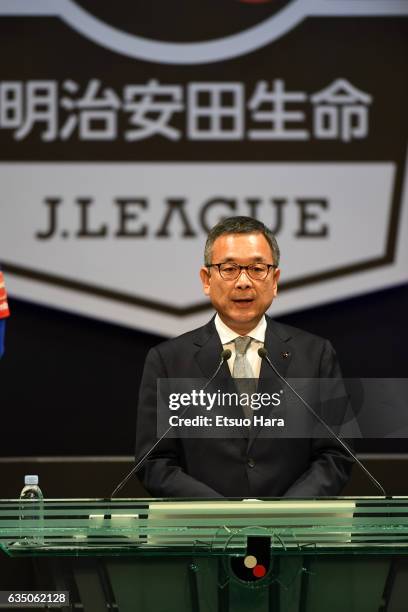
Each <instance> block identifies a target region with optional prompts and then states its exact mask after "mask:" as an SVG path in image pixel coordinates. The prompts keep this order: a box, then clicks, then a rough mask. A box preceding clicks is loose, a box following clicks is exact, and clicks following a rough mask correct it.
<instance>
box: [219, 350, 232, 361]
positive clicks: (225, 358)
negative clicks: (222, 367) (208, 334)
mask: <svg viewBox="0 0 408 612" xmlns="http://www.w3.org/2000/svg"><path fill="white" fill-rule="evenodd" d="M231 355H232V352H231V351H230V349H224V350H223V351H222V353H221V359H222V360H223V361H228V359H229V358H230V357H231Z"/></svg>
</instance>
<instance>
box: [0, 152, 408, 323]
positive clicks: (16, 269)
mask: <svg viewBox="0 0 408 612" xmlns="http://www.w3.org/2000/svg"><path fill="white" fill-rule="evenodd" d="M316 163H318V162H316ZM390 163H394V164H396V166H397V171H396V176H395V183H394V190H393V196H392V204H391V211H390V218H389V222H388V234H387V242H386V248H385V253H384V255H382V256H381V257H377V258H375V259H369V260H366V261H362V262H360V263H356V264H353V265H351V266H342V267H340V268H333V269H332V270H327V271H326V272H322V273H318V274H309V275H308V276H303V277H302V278H297V279H294V280H291V281H288V282H286V283H285V282H283V283H280V284H279V291H280V292H282V291H289V290H291V289H298V288H299V287H305V286H307V285H312V284H313V285H315V284H317V283H322V282H325V281H328V280H332V279H335V278H340V277H343V276H348V275H350V274H355V273H358V272H364V271H366V270H373V269H374V268H379V267H382V266H386V265H390V264H392V263H393V262H394V260H395V252H396V246H397V237H398V220H399V218H400V213H401V196H402V183H403V174H404V170H405V165H406V158H405V159H404V161H403V163H401V164H398V162H395V161H391V162H390ZM2 269H3V271H4V272H6V273H8V274H12V275H14V276H18V277H22V278H25V279H28V280H32V281H37V282H39V283H45V284H48V285H54V286H56V287H59V288H61V289H68V290H72V291H76V292H79V293H84V294H88V295H90V296H93V297H99V298H104V299H108V300H111V301H114V302H120V303H122V304H127V305H130V306H138V307H141V308H147V309H149V310H153V311H155V312H161V313H164V314H168V315H172V316H178V317H185V316H188V315H192V314H196V313H200V312H205V311H206V310H210V309H211V308H212V304H211V302H209V301H208V302H200V303H198V304H191V305H190V306H171V305H169V304H166V303H164V302H159V301H157V300H149V299H146V298H142V297H137V296H133V295H131V294H129V293H124V292H121V291H113V290H111V289H107V288H104V287H97V286H95V285H91V284H88V283H83V282H80V281H74V280H70V279H67V278H64V277H62V276H58V275H56V274H49V273H48V272H41V271H39V270H34V269H31V268H26V267H22V266H17V265H14V264H12V263H9V262H5V261H2Z"/></svg>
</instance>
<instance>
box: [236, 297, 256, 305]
mask: <svg viewBox="0 0 408 612" xmlns="http://www.w3.org/2000/svg"><path fill="white" fill-rule="evenodd" d="M232 301H233V302H238V303H243V304H249V303H250V302H253V301H254V298H250V297H248V298H232Z"/></svg>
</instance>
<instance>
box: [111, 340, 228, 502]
mask: <svg viewBox="0 0 408 612" xmlns="http://www.w3.org/2000/svg"><path fill="white" fill-rule="evenodd" d="M231 355H232V352H231V351H230V349H224V350H223V351H222V353H221V355H220V361H219V364H218V365H217V367H216V369H215V371H214V374H213V375H212V376H211V378H210V379H209V380H208V381H207V382H206V383H205V385H204V387H203V389H202V390H203V391H205V390H206V388H207V387H208V385H210V384H211V383H212V381H213V380H214V378H215V377H216V376H217V374H218V372H219V371H220V370H221V368H222V366H223V364H224V362H225V361H228V359H230V357H231ZM189 408H190V406H186V407H185V410H183V412H182V413H181V416H183V415H184V414H185V413H186V412H187V410H188V409H189ZM171 429H173V425H169V427H168V429H166V431H165V432H164V434H163V435H162V436H161V437H160V438H159V439H158V440H157V441H156V442H155V443H154V444H153V446H152V447H151V448H150V449H149V450H148V451H147V453H145V454H144V455H143V457H142V458H141V459H140V460H139V461H138V462H137V463H136V465H134V466H133V468H132V469H131V470H130V472H129V473H128V474H126V476H125V478H124V479H123V480H122V481H121V482H120V483H119V484H118V486H117V487H116V488H115V489H114V490H113V491H112V493H111V499H112V498H113V497H114V496H115V495H116V494H117V493H119V491H120V490H121V489H122V488H123V487H124V486H125V484H126V483H127V482H128V481H129V479H130V478H131V477H132V476H133V475H134V474H135V473H136V472H137V471H138V470H139V469H140V468H141V467H143V465H144V463H145V462H146V461H147V459H148V458H149V457H150V455H151V454H152V452H153V451H154V449H155V448H156V446H158V445H159V444H160V442H161V441H162V440H163V438H165V437H166V436H167V434H168V433H169V431H170V430H171Z"/></svg>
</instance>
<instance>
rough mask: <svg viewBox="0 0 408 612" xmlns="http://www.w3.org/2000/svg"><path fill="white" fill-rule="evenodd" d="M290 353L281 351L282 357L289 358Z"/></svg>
mask: <svg viewBox="0 0 408 612" xmlns="http://www.w3.org/2000/svg"><path fill="white" fill-rule="evenodd" d="M289 355H290V353H288V352H287V351H285V352H284V353H281V357H282V359H287V358H288V357H289Z"/></svg>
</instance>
